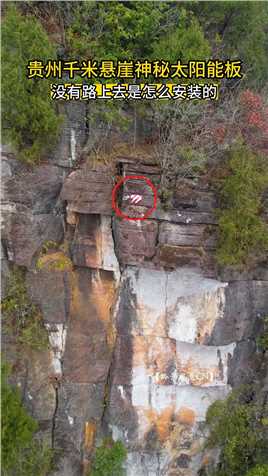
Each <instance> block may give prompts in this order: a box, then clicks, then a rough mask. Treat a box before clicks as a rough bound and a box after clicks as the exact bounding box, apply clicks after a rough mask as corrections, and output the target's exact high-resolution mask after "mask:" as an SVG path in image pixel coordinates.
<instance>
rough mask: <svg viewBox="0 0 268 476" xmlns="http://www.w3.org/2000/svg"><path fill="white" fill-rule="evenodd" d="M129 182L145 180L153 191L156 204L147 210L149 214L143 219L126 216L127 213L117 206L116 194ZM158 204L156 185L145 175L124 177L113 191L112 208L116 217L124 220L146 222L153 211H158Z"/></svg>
mask: <svg viewBox="0 0 268 476" xmlns="http://www.w3.org/2000/svg"><path fill="white" fill-rule="evenodd" d="M127 180H144V181H145V182H146V183H147V185H148V186H149V187H150V188H151V190H152V191H153V194H154V204H153V206H152V207H151V208H149V209H148V210H147V212H146V213H145V215H143V216H142V217H129V216H128V215H125V213H123V212H122V211H121V210H120V208H118V206H117V204H116V194H117V192H118V190H119V188H120V187H121V186H122V185H123V184H124V183H125V182H126V181H127ZM156 204H157V190H156V187H155V186H154V184H153V183H152V182H151V180H149V179H148V178H147V177H144V175H126V177H124V178H123V179H122V180H120V182H118V183H117V184H116V185H115V186H114V188H113V191H112V207H113V209H114V211H115V213H116V215H117V216H118V217H120V218H123V219H125V220H134V221H137V220H146V218H148V217H149V216H150V215H151V214H152V213H153V211H154V210H155V209H156Z"/></svg>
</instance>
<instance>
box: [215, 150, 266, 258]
mask: <svg viewBox="0 0 268 476" xmlns="http://www.w3.org/2000/svg"><path fill="white" fill-rule="evenodd" d="M229 166H230V174H229V175H228V176H227V178H225V181H224V183H223V187H222V191H221V205H222V209H221V210H220V212H219V231H220V236H219V246H218V251H217V258H218V262H219V263H220V264H223V265H245V264H246V263H247V262H248V260H249V259H250V258H251V257H252V258H253V257H258V256H264V255H265V253H266V251H267V250H268V227H267V224H265V222H264V221H263V220H262V218H261V216H260V211H261V200H262V194H263V192H264V190H265V188H266V187H267V185H268V172H267V166H266V168H265V164H264V160H262V158H261V157H259V156H257V155H255V154H254V153H253V152H251V151H250V150H249V149H247V148H246V147H245V146H237V147H236V148H234V149H233V150H232V151H231V157H230V161H229Z"/></svg>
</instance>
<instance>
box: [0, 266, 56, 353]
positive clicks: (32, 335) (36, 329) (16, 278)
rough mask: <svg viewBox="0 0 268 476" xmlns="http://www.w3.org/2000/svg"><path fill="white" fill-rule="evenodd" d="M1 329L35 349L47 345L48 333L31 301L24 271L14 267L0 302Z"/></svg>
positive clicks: (19, 341) (43, 347)
mask: <svg viewBox="0 0 268 476" xmlns="http://www.w3.org/2000/svg"><path fill="white" fill-rule="evenodd" d="M1 309H2V312H3V329H4V331H6V332H7V333H9V334H11V335H13V336H14V337H15V338H16V341H17V342H18V343H20V344H22V345H27V346H29V347H30V348H32V349H35V350H42V349H45V348H47V347H48V335H47V331H46V329H45V327H44V324H43V320H42V316H41V313H40V311H39V309H38V308H37V307H36V306H35V305H34V304H33V303H32V302H31V300H30V298H29V296H28V294H27V289H26V285H25V279H24V273H23V271H22V270H21V269H19V268H18V269H14V270H13V272H12V273H11V275H10V277H9V279H8V283H7V292H6V297H5V299H3V301H2V303H1Z"/></svg>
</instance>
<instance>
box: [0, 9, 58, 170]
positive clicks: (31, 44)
mask: <svg viewBox="0 0 268 476" xmlns="http://www.w3.org/2000/svg"><path fill="white" fill-rule="evenodd" d="M53 58H55V51H54V48H53V46H52V44H51V43H50V41H49V38H48V36H47V34H46V32H45V31H44V29H43V28H42V26H41V24H40V23H39V22H38V20H37V19H36V18H34V17H32V16H23V15H21V14H20V13H19V12H18V10H17V9H16V7H15V6H14V5H13V4H11V5H9V6H8V8H7V10H6V13H5V15H4V18H3V21H2V121H3V122H2V132H3V139H4V141H6V142H8V143H11V144H12V145H13V146H14V147H15V149H16V150H17V151H18V153H19V154H18V157H19V158H20V159H22V160H24V161H28V162H34V161H37V160H39V159H40V158H41V157H42V155H43V154H44V153H45V152H46V151H47V150H49V149H50V147H51V146H52V145H53V143H54V141H55V139H56V137H57V133H58V130H59V127H58V125H59V118H58V117H57V115H56V113H55V110H54V106H53V104H52V102H51V101H50V99H49V81H48V80H46V79H36V78H35V79H28V78H27V65H28V61H30V60H40V61H46V60H48V59H53Z"/></svg>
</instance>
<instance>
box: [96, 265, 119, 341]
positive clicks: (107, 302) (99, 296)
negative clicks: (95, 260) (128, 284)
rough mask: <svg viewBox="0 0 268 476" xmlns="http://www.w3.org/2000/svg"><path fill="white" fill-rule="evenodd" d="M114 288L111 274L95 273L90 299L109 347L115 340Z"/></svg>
mask: <svg viewBox="0 0 268 476" xmlns="http://www.w3.org/2000/svg"><path fill="white" fill-rule="evenodd" d="M115 297H116V289H115V282H114V280H113V274H112V273H109V272H104V273H102V274H101V275H99V274H98V273H97V275H96V279H94V280H93V283H92V301H93V302H94V304H95V306H96V309H97V314H98V316H99V319H100V320H101V321H102V322H103V323H104V324H105V328H106V332H107V342H108V345H109V346H110V347H112V346H113V344H114V342H115V328H114V323H113V322H112V309H113V305H114V302H115Z"/></svg>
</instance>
